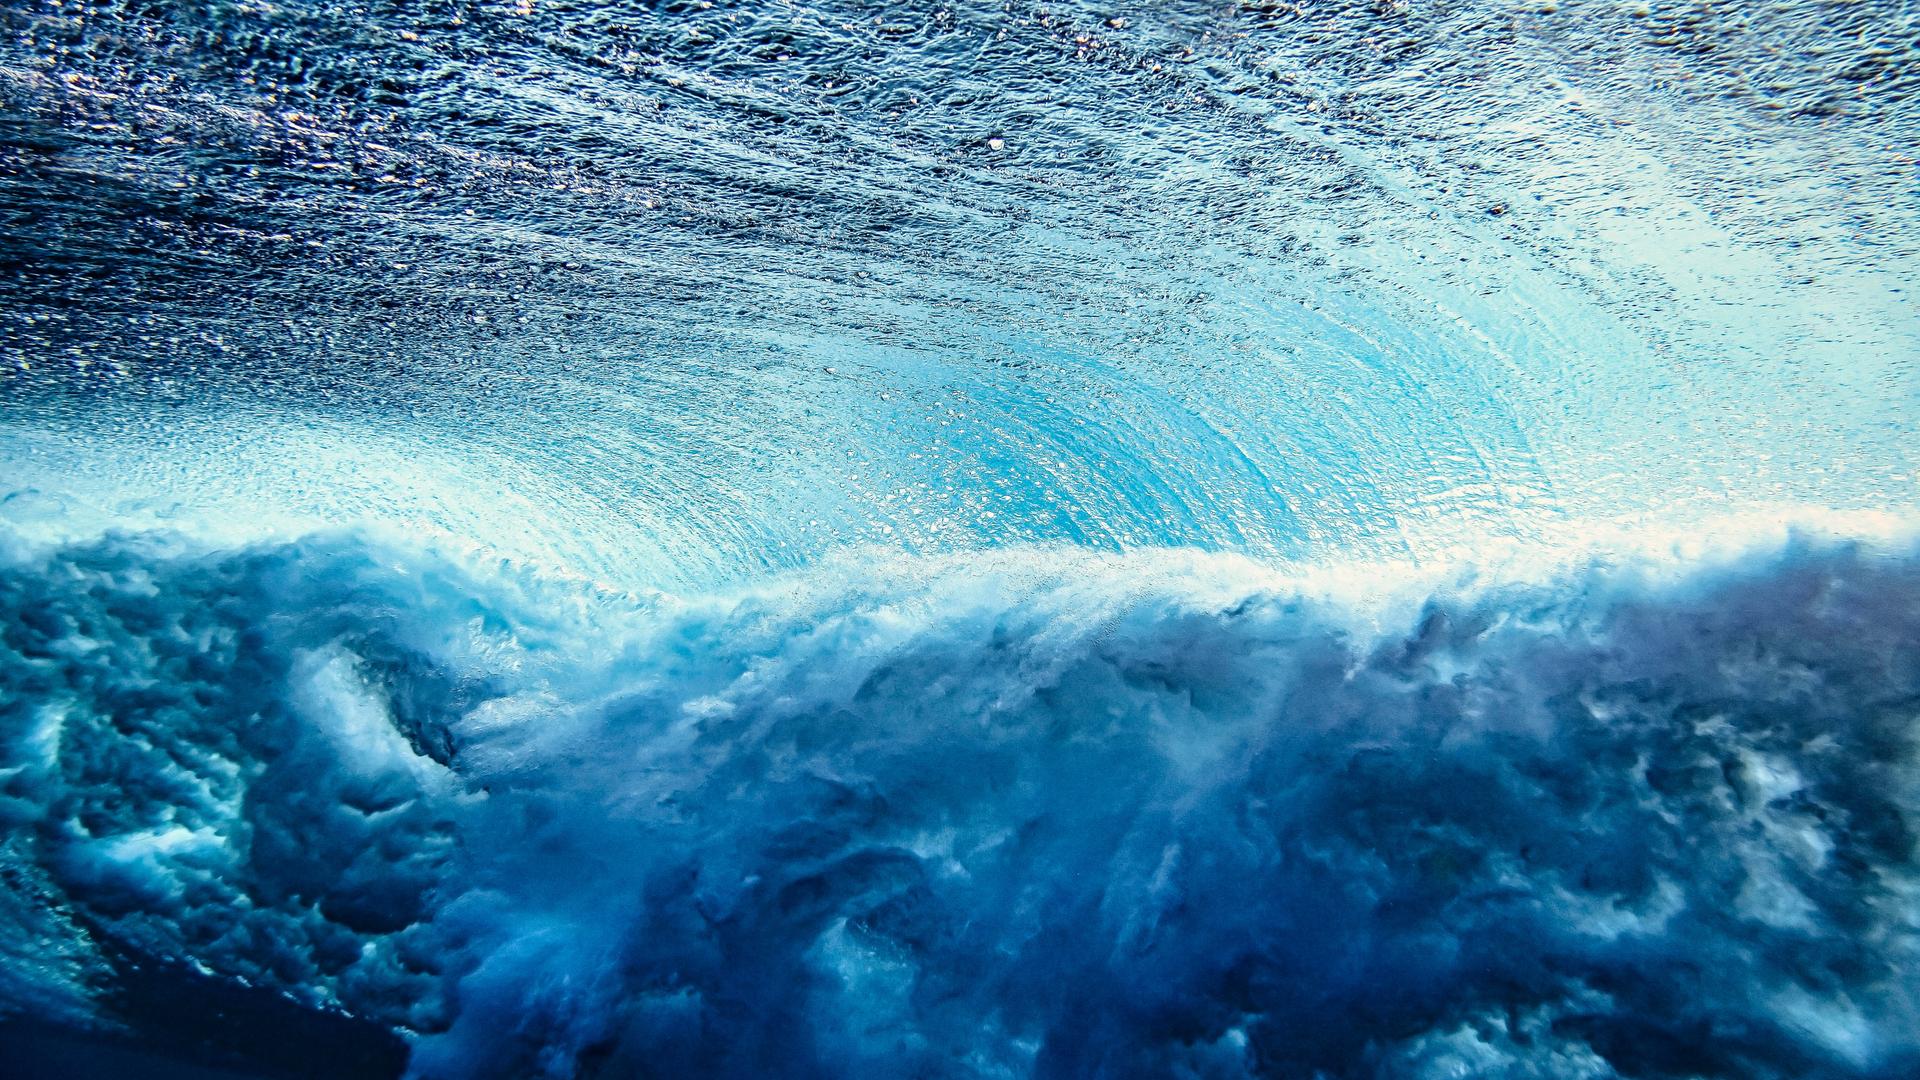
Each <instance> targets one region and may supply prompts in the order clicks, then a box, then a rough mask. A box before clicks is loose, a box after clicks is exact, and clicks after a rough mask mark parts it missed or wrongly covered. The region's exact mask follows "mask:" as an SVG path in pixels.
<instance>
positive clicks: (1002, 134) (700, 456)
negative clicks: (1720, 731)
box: [0, 0, 1920, 583]
mask: <svg viewBox="0 0 1920 1080" xmlns="http://www.w3.org/2000/svg"><path fill="white" fill-rule="evenodd" d="M1917 37H1920V32H1917V30H1916V25H1915V15H1914V13H1913V12H1912V11H1911V10H1910V9H1909V8H1907V7H1906V6H1903V5H1898V4H1889V3H1835V4H1818V3H1790V4H1773V5H1762V4H1752V5H1686V4H1662V5H1655V6H1651V7H1649V6H1648V5H1644V4H1642V5H1635V4H1631V3H1622V4H1612V3H1569V4H1565V5H1561V4H1558V3H1556V2H1547V3H1543V4H1538V5H1524V4H1513V5H1472V4H1425V3H1421V4H1415V3H1393V4H1374V3H1364V4H1330V3H1316V4H1308V5H1304V6H1302V5H1294V4H1238V5H1236V4H1159V5H1152V6H1144V7H1136V8H1127V9H1121V8H1112V9H1109V8H1099V7H1087V6H1082V5H1066V6H1060V7H1049V8H1038V7H1025V6H1016V5H1007V6H1004V7H1002V6H999V5H989V6H967V5H957V6H942V5H931V6H925V7H912V6H892V5H842V6H825V7H822V6H808V5H799V4H740V5H728V4H705V3H693V4H666V5H660V6H655V7H646V6H639V5H613V6H599V5H572V6H569V5H562V4H552V3H547V2H544V0H536V2H535V3H532V4H524V5H518V6H516V5H514V4H390V5H389V4H382V5H373V6H361V5H349V4H342V5H309V4H244V3H243V4H225V3H221V4H160V3H155V4H125V5H117V4H101V5H92V4H45V5H21V6H13V7H10V8H9V11H8V34H7V37H6V41H5V45H4V49H5V52H4V60H3V61H0V62H3V63H4V66H3V67H0V102H4V108H5V115H6V123H7V130H8V132H9V135H8V139H7V145H6V149H5V158H4V164H5V170H4V181H0V182H3V183H4V187H0V207H3V208H4V212H5V213H6V215H7V224H6V228H7V236H8V240H7V249H8V250H7V254H8V256H9V269H8V272H7V273H6V275H5V277H4V284H3V285H0V288H3V289H4V290H5V292H4V305H5V306H4V316H5V320H6V324H5V325H6V329H7V332H6V337H5V344H6V355H5V363H6V369H5V373H4V375H0V378H4V379H5V380H6V382H5V384H4V385H5V389H6V393H7V399H8V401H9V402H10V403H11V405H12V407H11V408H9V410H8V415H7V437H8V445H9V448H10V457H12V458H13V459H14V460H17V461H21V462H22V463H23V464H22V468H24V469H27V470H28V471H30V472H31V476H30V479H31V480H33V481H36V482H37V481H40V480H42V478H43V477H46V476H52V477H63V476H70V475H75V474H78V475H85V476H87V477H88V478H89V480H88V482H87V483H86V484H85V485H81V486H83V487H85V488H86V490H85V491H83V492H80V495H81V497H83V498H88V499H91V500H92V501H93V502H94V503H96V504H98V505H102V506H104V507H107V508H108V509H113V508H115V507H116V506H117V505H118V504H119V503H122V502H127V501H136V502H138V503H140V504H141V509H142V510H147V511H151V512H156V513H157V512H164V511H166V510H169V509H171V508H173V507H174V505H175V504H179V505H180V506H182V507H184V508H186V510H187V511H189V513H190V516H193V515H198V516H215V517H221V516H224V517H229V518H231V517H236V516H237V517H254V516H257V515H258V514H260V513H261V512H262V511H268V512H274V513H280V512H285V513H287V514H292V515H297V516H300V517H302V518H319V519H323V520H339V519H340V518H341V517H343V516H344V517H354V518H357V517H362V516H367V517H377V518H399V519H405V520H421V519H425V520H428V521H431V522H433V523H434V524H436V525H439V526H443V527H445V528H448V529H450V530H452V531H455V532H459V533H462V534H465V535H483V536H484V537H486V538H487V539H488V540H489V541H490V542H492V543H494V544H496V545H497V546H501V547H506V548H513V549H517V550H520V551H522V552H524V553H528V554H534V555H541V556H546V557H549V558H552V559H554V560H555V561H560V562H566V563H569V564H574V565H580V564H586V563H593V564H596V565H597V566H598V567H599V569H601V570H604V571H609V572H611V571H612V569H613V568H615V567H618V568H620V569H621V570H622V571H623V573H621V574H620V575H618V576H621V577H625V578H635V579H645V580H649V581H652V580H658V581H666V582H688V581H691V582H695V583H699V582H711V581H717V580H730V579H733V578H735V577H737V576H738V575H739V574H741V573H743V572H748V571H751V570H752V569H754V568H756V567H761V566H766V565H790V564H794V563H797V562H801V561H804V560H806V559H808V558H809V557H811V556H814V555H817V554H819V553H820V552H821V551H823V550H825V549H827V548H829V547H832V546H834V545H837V544H841V543H845V542H847V541H849V540H856V539H857V540H870V541H876V542H880V543H883V544H887V545H890V546H899V547H904V548H907V549H909V550H916V551H934V550H950V549H955V548H961V549H964V548H970V547H974V546H978V545H980V544H983V543H986V544H1001V543H1006V542H1009V541H1019V540H1068V541H1073V542H1076V543H1082V544H1088V545H1092V546H1096V547H1101V548H1121V547H1135V546H1141V545H1155V544H1164V543H1179V544H1199V545H1202V546H1207V547H1214V548H1224V549H1231V550H1245V551H1251V552H1255V553H1269V554H1281V555H1288V556H1295V555H1314V556H1322V555H1327V554H1331V553H1350V552H1352V551H1355V550H1361V551H1365V552H1369V553H1378V554H1385V555H1395V554H1407V553H1412V554H1416V555H1417V554H1419V553H1422V552H1424V551H1427V550H1430V549H1431V548H1432V546H1433V545H1435V544H1437V543H1442V542H1448V541H1458V540H1460V539H1462V538H1463V537H1466V538H1470V537H1477V536H1482V535H1485V534H1487V533H1499V534H1506V535H1521V536H1526V535H1530V534H1532V533H1533V532H1535V531H1537V530H1539V529H1541V528H1543V527H1546V526H1549V525H1551V524H1552V523H1553V522H1554V521H1556V520H1558V519H1561V518H1565V517H1572V518H1575V519H1584V518H1588V517H1593V516H1601V517H1612V516H1617V515H1622V514H1639V513H1644V512H1649V511H1653V512H1659V513H1662V514H1670V513H1672V512H1674V511H1675V510H1676V508H1679V509H1681V510H1685V511H1688V512H1707V511H1717V510H1720V509H1724V508H1726V507H1728V506H1729V505H1731V506H1733V507H1736V508H1738V507H1744V506H1748V505H1753V504H1758V503H1767V502H1774V501H1811V502H1816V503H1819V504H1822V505H1828V506H1833V505H1843V506H1849V507H1852V506H1880V505H1884V504H1886V503H1888V502H1890V501H1892V502H1899V503H1902V504H1904V503H1908V502H1910V501H1911V488H1912V486H1913V484H1914V480H1915V468H1916V461H1915V445H1916V444H1915V433H1914V410H1913V402H1914V396H1915V392H1916V382H1915V378H1916V373H1915V356H1916V353H1920V337H1916V335H1917V334H1920V321H1916V314H1915V310H1914V307H1913V304H1912V301H1911V297H1910V296H1909V295H1908V294H1907V293H1905V292H1903V289H1904V287H1905V286H1906V285H1907V284H1909V283H1910V282H1911V281H1912V279H1913V276H1914V269H1915V267H1916V265H1920V264H1916V261H1915V259H1916V246H1917V245H1920V231H1917V230H1916V228H1915V220H1914V218H1915V214H1916V209H1917V208H1920V196H1917V195H1916V188H1917V186H1920V171H1917V169H1916V163H1915V158H1914V153H1915V145H1916V131H1920V126H1917V125H1916V123H1915V107H1914V105H1913V103H1912V100H1911V99H1912V96H1913V94H1914V93H1915V91H1916V70H1920V69H1916V66H1915V65H1916V56H1915V46H1914V41H1915V40H1916V38H1917ZM42 486H43V487H44V486H52V487H65V488H69V489H71V488H73V487H74V486H75V485H73V484H72V483H68V484H64V485H63V484H42Z"/></svg>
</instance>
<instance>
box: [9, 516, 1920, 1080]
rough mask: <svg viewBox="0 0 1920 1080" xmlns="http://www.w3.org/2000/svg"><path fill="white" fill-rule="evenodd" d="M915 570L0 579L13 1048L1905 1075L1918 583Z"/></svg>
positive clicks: (156, 547)
mask: <svg viewBox="0 0 1920 1080" xmlns="http://www.w3.org/2000/svg"><path fill="white" fill-rule="evenodd" d="M916 567H917V568H915V569H912V570H910V571H907V570H897V569H896V570H885V571H881V570H876V571H875V572H873V573H871V574H868V575H865V576H853V575H848V574H845V573H843V572H841V571H843V570H844V568H838V569H836V570H834V572H832V573H827V572H821V573H815V574H810V575H801V576H797V577H789V578H784V579H779V580H777V581H776V582H774V583H762V585H760V586H758V587H756V588H755V589H753V590H750V591H744V592H738V593H734V594H731V595H726V596H720V595H713V596H707V597H704V598H697V599H676V598H671V597H666V596H661V595H654V596H645V597H636V596H632V595H616V594H612V593H607V592H604V591H600V590H597V589H596V588H594V587H592V586H590V585H585V584H580V583H570V582H564V581H558V580H555V579H552V578H547V577H542V576H539V575H537V574H532V573H529V572H524V571H522V570H519V569H516V568H514V567H512V566H492V567H476V566H474V565H471V564H470V562H469V561H463V560H460V559H453V558H449V557H445V556H441V555H437V554H434V553H432V552H430V551H425V550H417V549H409V548H405V547H402V546H397V545H394V544H390V543H387V542H384V541H378V540H374V539H370V538H368V537H367V536H364V535H360V534H354V533H336V534H316V535H313V536H308V537H306V538H303V539H300V540H297V541H291V542H277V543H261V544H257V545H254V546H251V547H243V548H237V549H235V548H228V549H210V548H206V547H201V546H196V545H195V544H193V543H191V542H188V541H184V540H180V539H170V538H168V537H166V536H163V535H159V534H139V535H134V534H119V535H108V536H106V537H103V538H99V539H95V540H90V541H74V542H68V543H64V544H60V545H38V546H29V545H26V544H24V543H14V544H13V545H12V546H11V547H10V548H9V549H8V550H7V552H6V554H5V556H4V561H3V563H0V628H4V631H3V632H4V635H5V636H4V647H3V648H0V701H3V702H4V703H5V704H4V706H0V740H4V741H3V744H0V745H3V749H0V760H3V761H4V769H3V770H0V818H4V821H5V827H6V833H5V836H6V841H5V843H6V853H5V858H4V864H5V874H4V875H3V876H0V881H3V882H4V888H3V889H0V917H4V918H5V919H6V920H7V921H8V922H9V923H10V924H12V925H14V926H15V927H17V928H24V932H22V931H21V930H19V929H16V930H15V931H14V932H9V933H8V934H6V935H4V936H0V942H4V943H3V944H0V950H4V951H3V952H0V1003H3V1004H4V1007H5V1009H6V1010H7V1011H10V1012H15V1013H18V1012H22V1011H27V1012H34V1013H37V1014H39V1015H54V1014H60V1015H65V1016H68V1017H69V1018H86V1019H85V1022H87V1023H90V1024H93V1025H95V1026H97V1027H98V1028H99V1029H101V1030H104V1031H113V1030H123V1031H124V1030H132V1031H135V1032H138V1033H141V1034H142V1036H143V1037H145V1038H148V1039H161V1040H163V1041H164V1039H166V1038H168V1037H174V1038H176V1040H179V1039H185V1038H188V1037H189V1036H181V1035H178V1034H176V1035H173V1036H169V1035H168V1034H167V1033H166V1032H165V1031H163V1030H162V1029H163V1028H164V1027H165V1024H164V1023H162V1020H164V1017H163V1016H161V1012H160V1011H156V1010H160V1005H158V1004H156V1003H157V1002H164V1001H165V1000H166V997H167V994H166V992H165V985H166V980H168V979H172V980H175V982H176V983H177V985H179V986H195V985H201V983H204V981H205V979H206V977H207V976H209V975H213V976H219V977H221V978H223V979H226V980H234V982H232V984H231V985H234V986H237V987H238V986H243V987H246V988H250V990H251V991H254V992H258V993H259V994H260V995H262V996H263V997H264V998H271V999H272V1000H273V1001H274V1002H276V1003H278V1004H276V1005H275V1006H274V1007H283V1006H284V1007H291V1006H289V1005H288V1003H289V1002H291V1003H295V1004H297V1005H298V1006H301V1007H302V1008H303V1009H304V1010H312V1012H311V1013H310V1015H311V1016H315V1017H329V1016H333V1015H334V1014H337V1013H342V1012H344V1013H349V1014H351V1015H352V1016H354V1017H357V1018H359V1019H360V1020H361V1021H364V1022H366V1023H367V1024H369V1025H372V1026H374V1027H375V1028H376V1029H392V1030H395V1031H397V1032H399V1033H401V1034H402V1035H403V1036H404V1038H405V1039H406V1040H407V1042H408V1043H409V1046H410V1049H409V1051H408V1052H409V1055H410V1056H409V1057H408V1060H407V1065H406V1067H407V1068H408V1069H409V1070H410V1071H411V1072H412V1073H413V1074H414V1075H417V1076H422V1077H450V1076H466V1075H477V1076H488V1075H492V1076H526V1075H552V1076H563V1075H574V1074H580V1075H602V1076H621V1075H662V1076H676V1075H677V1076H692V1075H767V1074H769V1073H779V1074H786V1075H820V1076H829V1075H861V1076H906V1075H915V1076H1007V1075H1027V1074H1033V1075H1046V1076H1067V1075H1108V1076H1130V1075H1140V1076H1147V1075H1154V1076H1236V1075H1247V1074H1255V1073H1261V1074H1276V1075H1301V1076H1305V1075H1316V1074H1317V1075H1327V1076H1344V1075H1381V1076H1408V1077H1413V1076H1432V1077H1439V1076H1460V1075H1475V1076H1514V1077H1545V1076H1554V1077H1572V1076H1589V1077H1604V1076H1614V1075H1623V1076H1835V1077H1841V1076H1886V1077H1892V1076H1902V1075H1913V1073H1914V1071H1915V1070H1916V1068H1920V1039H1916V1036H1915V1032H1917V1031H1920V1010H1917V1005H1920V1002H1917V1000H1916V991H1915V986H1914V983H1913V980H1912V977H1911V972H1912V971H1913V970H1914V967H1913V964H1914V961H1915V959H1916V956H1915V953H1916V948H1917V947H1920V937H1917V936H1916V935H1917V934H1920V907H1917V906H1916V905H1917V904H1920V874H1916V870H1915V843H1916V841H1915V828H1916V825H1915V822H1916V817H1915V815H1916V814H1920V734H1917V732H1920V729H1917V728H1916V725H1915V722H1914V721H1915V710H1916V708H1917V707H1920V705H1917V704H1916V703H1920V549H1916V548H1914V547H1911V546H1896V547H1893V548H1886V547H1884V546H1882V547H1874V546H1869V545H1862V544H1857V543H1843V542H1837V541H1828V540H1815V539H1810V538H1806V537H1801V538H1797V539H1793V540H1791V541H1789V542H1787V543H1785V544H1783V545H1775V546H1766V547H1761V548H1756V549H1754V550H1752V551H1749V552H1747V553H1746V554H1744V555H1742V556H1739V557H1737V558H1727V559H1723V560H1720V561H1718V562H1714V563H1712V564H1709V565H1696V566H1693V567H1691V568H1689V569H1687V570H1686V571H1685V572H1684V573H1677V574H1676V573H1668V572H1657V571H1656V570H1655V569H1653V568H1651V567H1650V566H1649V565H1646V564H1637V563H1633V564H1630V563H1623V564H1618V565H1613V566H1607V565H1603V564H1595V565H1593V566H1589V567H1587V568H1585V569H1582V570H1579V571H1577V572H1568V573H1565V574H1561V575H1559V576H1557V577H1553V578H1550V579H1542V580H1537V581H1534V582H1532V583H1518V584H1489V585H1481V586H1475V587H1466V586H1450V587H1445V588H1440V589H1437V590H1434V591H1432V592H1431V594H1430V595H1428V596H1426V597H1424V598H1423V599H1420V600H1418V601H1416V602H1412V603H1401V602H1398V601H1394V602H1386V601H1381V602H1377V603H1372V604H1365V603H1358V602H1350V601H1342V600H1337V599H1334V598H1332V597H1330V596H1327V595H1322V594H1321V593H1320V592H1317V591H1315V590H1313V589H1308V588H1304V587H1301V586H1299V585H1296V584H1289V583H1288V582H1287V581H1285V580H1283V579H1281V578H1279V577H1277V576H1275V575H1274V574H1272V573H1265V572H1263V573H1255V572H1253V571H1252V570H1251V569H1250V567H1251V564H1248V563H1245V562H1240V561H1236V560H1232V559H1229V558H1225V557H1218V556H1201V555H1191V556H1189V555H1178V554H1153V553H1139V554H1135V555H1129V556H1123V557H1114V558H1105V559H1096V558H1090V557H1077V556H1071V555H1067V554H1063V553H1057V552H1056V553H1047V552H1021V553H1013V554H1009V555H1006V556H1003V557H1000V558H998V559H997V560H977V559H976V560H970V561H965V562H952V563H939V562H934V561H926V562H923V563H920V564H916ZM1382 591H1385V590H1384V586H1383V590H1382ZM143 980H144V981H143ZM156 980H157V981H158V983H157V985H160V986H161V989H159V990H156V989H154V986H155V985H156ZM195 980H200V982H195ZM143 986H144V987H145V989H144V990H142V989H141V987H143ZM238 992H239V991H235V993H238ZM260 1007H265V1006H260ZM234 1015H236V1016H242V1015H244V1014H243V1012H242V1011H241V1010H240V1009H239V1008H238V1007H237V1006H236V1012H235V1014H234ZM157 1017H159V1019H156V1018H157ZM203 1022H205V1023H212V1022H213V1021H203ZM341 1022H342V1023H343V1024H344V1023H345V1021H344V1020H342V1021H341ZM315 1023H319V1021H315ZM284 1030H285V1031H287V1032H294V1029H292V1028H290V1027H288V1028H285V1029H284ZM312 1030H313V1031H315V1032H318V1033H317V1034H313V1035H312V1036H311V1039H312V1041H313V1045H314V1047H316V1048H317V1049H313V1050H312V1051H311V1052H313V1053H321V1052H323V1050H324V1046H323V1041H324V1040H326V1039H333V1040H334V1041H333V1042H332V1044H331V1045H332V1046H333V1047H334V1048H335V1049H336V1050H337V1049H338V1048H339V1047H341V1046H344V1045H346V1044H347V1042H350V1041H351V1040H346V1039H344V1037H336V1035H329V1034H328V1030H330V1029H324V1027H322V1028H314V1029H312ZM336 1034H337V1033H336ZM283 1037H285V1038H297V1037H301V1036H298V1033H297V1032H294V1033H292V1034H287V1035H284V1036H283ZM375 1056H376V1057H377V1056H378V1055H375ZM260 1060H261V1059H256V1060H255V1061H254V1063H253V1064H254V1065H255V1067H256V1068H260V1069H262V1070H263V1071H267V1072H271V1069H270V1068H268V1067H267V1066H263V1065H261V1064H260ZM369 1060H371V1059H369ZM380 1060H382V1061H385V1062H386V1064H385V1065H384V1066H383V1067H385V1068H387V1069H389V1070H393V1069H398V1068H399V1067H400V1065H399V1059H398V1057H397V1056H395V1055H390V1056H389V1057H388V1058H382V1059H380ZM269 1064H270V1063H269ZM366 1068H367V1070H368V1072H369V1073H370V1072H372V1071H376V1070H375V1068H374V1066H373V1065H368V1066H366Z"/></svg>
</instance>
